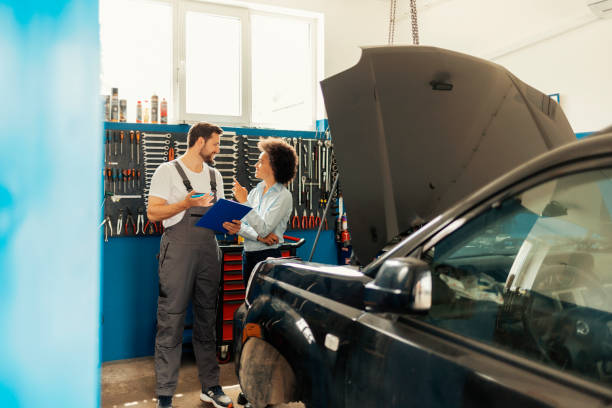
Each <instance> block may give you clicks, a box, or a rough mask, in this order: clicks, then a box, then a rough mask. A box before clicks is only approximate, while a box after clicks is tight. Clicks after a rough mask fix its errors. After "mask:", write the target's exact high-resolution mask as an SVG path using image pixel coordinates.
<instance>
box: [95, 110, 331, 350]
mask: <svg viewBox="0 0 612 408" xmlns="http://www.w3.org/2000/svg"><path fill="white" fill-rule="evenodd" d="M104 127H105V128H106V129H117V130H132V129H139V130H141V131H145V132H146V131H151V132H184V133H186V132H187V131H188V130H189V126H188V125H158V124H143V123H138V124H134V123H109V122H107V123H105V124H104ZM223 129H224V130H225V131H235V132H236V133H237V134H248V135H250V136H278V137H297V138H315V137H321V136H322V133H315V132H307V131H289V130H273V129H254V128H232V127H226V126H223ZM99 140H102V138H101V137H100V139H99ZM330 227H332V228H333V225H331V224H330ZM287 235H291V236H295V237H299V238H306V242H305V243H304V245H303V246H302V247H301V248H299V249H298V251H297V255H298V256H299V257H301V258H302V259H304V260H307V259H308V257H309V255H310V251H311V249H312V245H313V243H314V239H315V236H316V230H315V231H310V230H306V231H302V230H298V231H287ZM103 250H104V258H103V273H102V282H103V284H102V287H103V289H102V290H103V291H102V296H103V300H102V314H103V324H102V361H111V360H120V359H126V358H134V357H142V356H150V355H153V345H154V340H155V315H156V310H157V290H158V289H157V283H158V276H157V259H156V257H155V256H156V254H157V252H158V251H159V237H123V238H110V239H109V242H106V243H104V247H103ZM313 261H314V262H321V263H327V264H337V254H336V244H335V242H334V231H332V230H327V231H326V230H324V231H322V233H321V237H320V238H319V243H318V244H317V251H316V252H315V254H314V256H313Z"/></svg>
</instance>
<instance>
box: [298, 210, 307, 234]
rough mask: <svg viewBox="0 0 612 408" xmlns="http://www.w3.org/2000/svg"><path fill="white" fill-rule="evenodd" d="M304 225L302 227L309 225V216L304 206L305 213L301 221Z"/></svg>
mask: <svg viewBox="0 0 612 408" xmlns="http://www.w3.org/2000/svg"><path fill="white" fill-rule="evenodd" d="M300 224H301V225H302V229H307V227H308V216H307V215H306V209H305V208H304V215H302V219H301V221H300Z"/></svg>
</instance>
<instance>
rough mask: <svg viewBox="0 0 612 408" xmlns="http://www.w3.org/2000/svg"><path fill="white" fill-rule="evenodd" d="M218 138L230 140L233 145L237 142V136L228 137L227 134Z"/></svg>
mask: <svg viewBox="0 0 612 408" xmlns="http://www.w3.org/2000/svg"><path fill="white" fill-rule="evenodd" d="M230 134H231V133H230ZM220 138H221V140H231V141H232V142H234V143H237V142H238V136H236V135H233V136H229V134H227V133H224V134H222V135H221V137H220Z"/></svg>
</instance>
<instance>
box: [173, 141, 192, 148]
mask: <svg viewBox="0 0 612 408" xmlns="http://www.w3.org/2000/svg"><path fill="white" fill-rule="evenodd" d="M188 144H189V143H187V142H179V141H178V140H175V141H174V146H175V147H179V146H184V147H187V146H188Z"/></svg>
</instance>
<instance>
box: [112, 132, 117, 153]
mask: <svg viewBox="0 0 612 408" xmlns="http://www.w3.org/2000/svg"><path fill="white" fill-rule="evenodd" d="M113 144H114V145H115V157H117V132H113Z"/></svg>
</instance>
